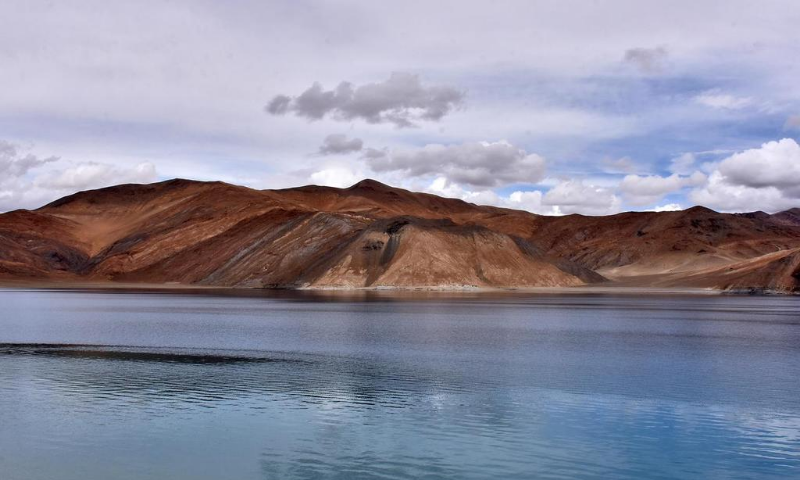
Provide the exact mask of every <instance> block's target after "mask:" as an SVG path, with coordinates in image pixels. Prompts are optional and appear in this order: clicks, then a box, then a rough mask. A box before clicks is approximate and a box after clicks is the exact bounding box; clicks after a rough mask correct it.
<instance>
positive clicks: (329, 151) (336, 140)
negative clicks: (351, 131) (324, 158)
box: [319, 133, 364, 155]
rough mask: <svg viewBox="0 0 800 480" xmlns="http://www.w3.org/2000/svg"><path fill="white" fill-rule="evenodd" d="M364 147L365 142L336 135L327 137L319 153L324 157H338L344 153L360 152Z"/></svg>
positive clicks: (339, 134)
mask: <svg viewBox="0 0 800 480" xmlns="http://www.w3.org/2000/svg"><path fill="white" fill-rule="evenodd" d="M363 147H364V142H363V141H362V140H361V139H360V138H352V139H350V140H348V139H347V135H344V134H341V133H334V134H331V135H328V136H327V137H325V140H323V142H322V146H320V147H319V153H321V154H323V155H336V154H343V153H352V152H358V151H360V150H361V149H362V148H363Z"/></svg>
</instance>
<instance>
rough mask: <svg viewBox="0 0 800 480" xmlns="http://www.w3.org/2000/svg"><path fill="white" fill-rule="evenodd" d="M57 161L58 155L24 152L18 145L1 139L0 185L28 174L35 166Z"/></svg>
mask: <svg viewBox="0 0 800 480" xmlns="http://www.w3.org/2000/svg"><path fill="white" fill-rule="evenodd" d="M56 161H58V157H47V158H39V157H37V156H36V155H33V154H30V153H28V154H22V153H20V151H19V147H17V145H15V144H13V143H10V142H7V141H5V140H0V185H1V184H2V182H5V181H9V180H12V179H15V178H18V177H21V176H23V175H25V174H27V173H28V171H30V170H31V169H33V168H36V167H40V166H42V165H44V164H47V163H52V162H56Z"/></svg>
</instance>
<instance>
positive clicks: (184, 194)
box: [0, 180, 800, 291]
mask: <svg viewBox="0 0 800 480" xmlns="http://www.w3.org/2000/svg"><path fill="white" fill-rule="evenodd" d="M798 213H800V210H798V209H793V210H789V211H786V212H781V213H778V214H775V215H769V214H766V213H763V212H754V213H747V214H722V213H717V212H714V211H712V210H709V209H706V208H702V207H695V208H691V209H689V210H685V211H680V212H662V213H655V212H631V213H623V214H619V215H613V216H607V217H586V216H581V215H568V216H564V217H546V216H539V215H534V214H531V213H527V212H522V211H517V210H509V209H503V208H496V207H486V206H477V205H473V204H470V203H467V202H464V201H461V200H455V199H449V198H442V197H438V196H435V195H429V194H424V193H414V192H409V191H407V190H402V189H399V188H393V187H389V186H387V185H384V184H381V183H379V182H376V181H373V180H364V181H362V182H359V183H357V184H356V185H353V186H352V187H350V188H347V189H337V188H329V187H317V186H307V187H300V188H293V189H285V190H262V191H259V190H252V189H249V188H244V187H238V186H234V185H229V184H225V183H220V182H194V181H188V180H170V181H167V182H161V183H155V184H151V185H120V186H116V187H110V188H104V189H100V190H92V191H86V192H80V193H76V194H74V195H70V196H68V197H64V198H62V199H60V200H58V201H55V202H53V203H51V204H49V205H46V206H44V207H42V208H40V209H38V210H35V211H27V210H17V211H13V212H9V213H5V214H2V215H0V278H4V279H6V280H9V279H11V280H34V281H40V282H49V281H54V282H96V281H117V282H143V283H164V282H178V283H183V284H197V285H218V286H235V287H281V288H297V287H320V288H325V287H330V288H359V287H376V288H377V287H435V288H459V287H467V286H475V287H566V286H578V285H586V284H599V283H603V284H606V285H617V284H618V285H636V286H664V287H675V286H687V287H707V288H717V289H737V290H738V289H744V290H774V291H798V290H800V215H798Z"/></svg>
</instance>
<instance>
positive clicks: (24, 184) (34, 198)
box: [0, 140, 158, 211]
mask: <svg viewBox="0 0 800 480" xmlns="http://www.w3.org/2000/svg"><path fill="white" fill-rule="evenodd" d="M157 178H158V175H157V174H156V168H155V166H154V165H153V164H152V163H140V164H138V165H135V166H133V167H132V168H124V167H116V166H112V165H108V164H104V163H95V162H83V163H77V164H75V163H72V162H67V161H65V160H61V159H59V158H58V157H46V158H40V157H38V156H36V155H33V154H31V153H21V152H20V150H19V147H18V146H17V145H14V144H12V143H9V142H6V141H2V140H0V211H4V210H8V209H12V208H35V207H39V206H41V205H43V204H45V203H47V202H49V201H52V200H55V199H57V198H59V197H61V196H64V195H67V194H70V193H74V192H76V191H78V190H87V189H92V188H101V187H107V186H111V185H117V184H120V183H149V182H153V181H155V180H156V179H157Z"/></svg>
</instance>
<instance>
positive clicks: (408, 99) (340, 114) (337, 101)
mask: <svg viewBox="0 0 800 480" xmlns="http://www.w3.org/2000/svg"><path fill="white" fill-rule="evenodd" d="M463 100H464V93H463V92H461V91H460V90H457V89H456V88H454V87H450V86H424V85H423V84H422V82H421V81H420V79H419V76H417V75H413V74H409V73H400V72H394V73H392V74H391V75H390V76H389V78H388V79H387V80H386V81H383V82H379V83H368V84H365V85H361V86H357V87H356V86H354V85H353V84H351V83H349V82H342V83H340V84H339V85H338V86H337V87H336V88H335V89H333V90H325V89H324V88H323V87H322V85H321V84H319V83H318V82H315V83H314V84H313V85H312V86H311V87H309V88H308V89H307V90H306V91H304V92H303V93H301V94H300V95H298V96H296V97H289V96H287V95H277V96H276V97H274V98H273V99H272V100H271V101H270V102H269V103H268V104H267V106H266V107H265V110H266V111H267V112H268V113H270V114H272V115H284V114H286V113H289V112H291V113H294V114H295V115H297V116H298V117H304V118H307V119H309V120H320V119H322V118H324V117H326V116H328V115H330V117H331V118H333V119H335V120H341V121H350V120H355V119H361V120H364V121H366V122H368V123H392V124H394V125H395V126H397V127H399V128H401V127H412V126H415V123H414V122H417V121H439V120H441V119H442V118H443V117H444V116H445V115H447V114H448V113H450V112H451V111H452V110H453V109H455V108H457V107H459V106H460V105H461V104H462V102H463Z"/></svg>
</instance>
